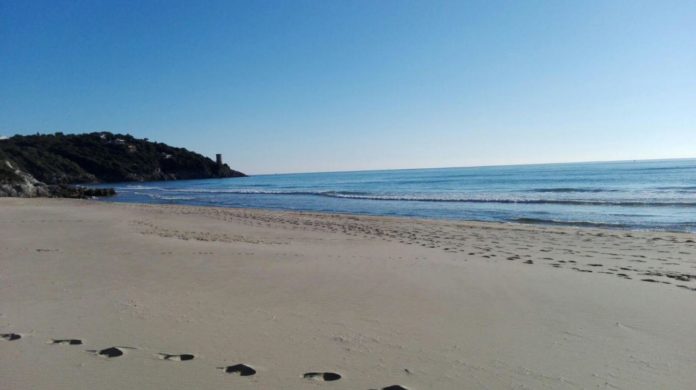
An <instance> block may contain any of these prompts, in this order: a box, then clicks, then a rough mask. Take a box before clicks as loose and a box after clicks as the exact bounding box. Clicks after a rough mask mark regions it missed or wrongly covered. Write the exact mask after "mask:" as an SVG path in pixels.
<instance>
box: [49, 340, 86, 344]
mask: <svg viewBox="0 0 696 390" xmlns="http://www.w3.org/2000/svg"><path fill="white" fill-rule="evenodd" d="M51 344H66V345H82V340H80V339H53V340H51Z"/></svg>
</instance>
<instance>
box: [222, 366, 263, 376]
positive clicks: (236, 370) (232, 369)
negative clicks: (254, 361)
mask: <svg viewBox="0 0 696 390" xmlns="http://www.w3.org/2000/svg"><path fill="white" fill-rule="evenodd" d="M218 368H219V369H221V370H223V371H225V372H226V373H228V374H236V375H239V376H252V375H254V374H256V370H254V369H253V368H251V367H249V366H247V365H246V364H235V365H234V366H227V367H218Z"/></svg>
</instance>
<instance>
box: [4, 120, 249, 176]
mask: <svg viewBox="0 0 696 390" xmlns="http://www.w3.org/2000/svg"><path fill="white" fill-rule="evenodd" d="M6 161H9V162H10V163H11V165H12V166H14V167H16V168H18V169H20V170H21V171H23V172H26V173H28V174H29V175H31V176H33V177H34V178H35V179H36V180H38V181H40V182H43V183H46V184H70V183H107V182H121V181H151V180H178V179H204V178H214V177H240V176H245V175H244V174H243V173H241V172H237V171H234V170H232V169H230V167H229V166H227V164H223V165H221V166H218V164H217V163H216V162H215V161H213V160H211V159H210V158H207V157H205V156H202V155H200V154H198V153H195V152H191V151H189V150H186V149H184V148H175V147H172V146H168V145H165V144H163V143H159V142H150V141H148V140H147V139H137V138H134V137H132V136H130V135H122V134H111V133H108V132H98V133H90V134H77V135H72V134H63V133H56V134H45V135H44V134H37V135H29V136H20V135H16V136H14V137H11V138H7V139H3V140H0V181H4V182H6V183H11V182H13V181H16V180H17V179H18V175H17V174H16V173H15V170H14V169H12V168H10V166H11V165H10V164H6V163H5V162H6Z"/></svg>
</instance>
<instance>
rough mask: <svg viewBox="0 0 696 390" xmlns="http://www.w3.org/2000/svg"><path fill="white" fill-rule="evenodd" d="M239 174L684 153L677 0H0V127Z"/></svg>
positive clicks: (695, 57)
mask: <svg viewBox="0 0 696 390" xmlns="http://www.w3.org/2000/svg"><path fill="white" fill-rule="evenodd" d="M98 130H109V131H114V132H130V133H131V134H133V135H135V136H138V137H148V138H150V139H152V140H159V141H163V142H166V143H169V144H172V145H176V146H184V147H187V148H189V149H192V150H196V151H199V152H201V153H203V154H206V155H209V156H212V155H213V154H214V153H216V152H221V153H223V154H224V155H225V159H226V161H227V162H229V163H230V165H231V166H232V167H234V168H236V169H239V170H242V171H245V172H249V173H270V172H298V171H332V170H353V169H379V168H410V167H440V166H468V165H488V164H511V163H536V162H563V161H589V160H617V159H643V158H672V157H696V2H694V1H649V2H645V1H509V2H497V1H480V2H474V1H452V2H435V1H425V0H424V1H418V2H415V1H325V0H320V1H277V2H274V1H249V2H233V1H213V2H208V1H173V0H167V1H147V0H139V1H131V2H129V1H93V0H88V1H70V2H64V1H58V0H50V1H31V0H30V1H27V0H19V1H16V0H0V135H12V134H15V133H21V134H27V133H35V132H53V131H64V132H88V131H98Z"/></svg>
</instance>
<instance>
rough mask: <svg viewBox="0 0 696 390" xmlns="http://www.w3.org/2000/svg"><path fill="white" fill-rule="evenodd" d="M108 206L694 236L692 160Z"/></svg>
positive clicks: (363, 178)
mask: <svg viewBox="0 0 696 390" xmlns="http://www.w3.org/2000/svg"><path fill="white" fill-rule="evenodd" d="M109 185H110V186H113V187H115V189H116V191H117V193H118V194H117V195H116V196H115V197H112V198H106V199H104V201H106V202H132V203H155V204H178V205H196V206H215V207H233V208H256V209H269V210H291V211H311V212H321V213H347V214H364V215H379V216H393V217H417V218H428V219H447V220H472V221H496V222H508V223H523V224H539V225H563V226H582V227H602V228H616V229H630V230H660V231H681V232H696V159H679V160H649V161H621V162H596V163H569V164H541V165H514V166H486V167H469V168H437V169H402V170H379V171H356V172H328V173H296V174H273V175H255V176H250V177H245V178H230V179H207V180H184V181H164V182H141V183H115V184H109Z"/></svg>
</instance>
